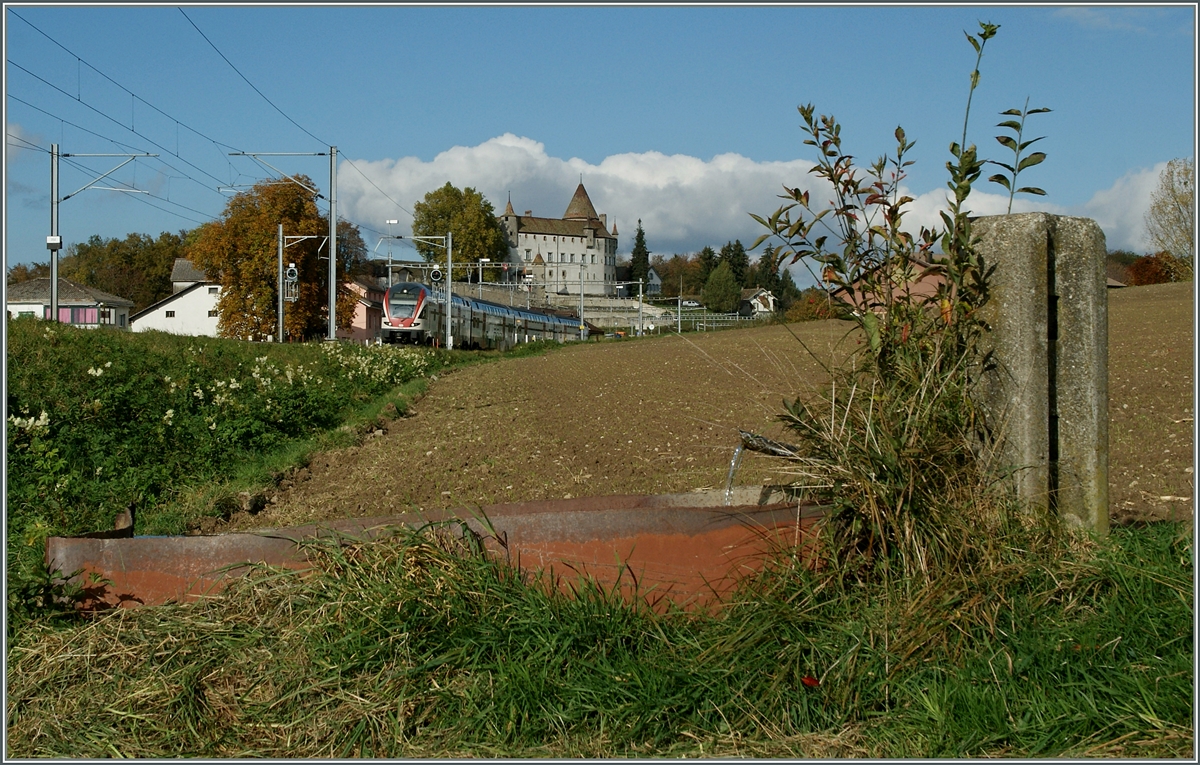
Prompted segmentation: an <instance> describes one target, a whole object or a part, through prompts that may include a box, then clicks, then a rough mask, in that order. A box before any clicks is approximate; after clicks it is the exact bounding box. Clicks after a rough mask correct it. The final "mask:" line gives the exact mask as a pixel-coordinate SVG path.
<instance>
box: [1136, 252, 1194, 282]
mask: <svg viewBox="0 0 1200 765" xmlns="http://www.w3.org/2000/svg"><path fill="white" fill-rule="evenodd" d="M1181 271H1182V269H1181V267H1180V264H1179V261H1178V260H1176V259H1175V257H1174V256H1173V255H1171V253H1169V252H1159V253H1155V254H1154V255H1147V256H1145V257H1142V258H1138V259H1136V260H1134V261H1133V263H1131V264H1130V265H1129V267H1128V273H1129V283H1130V284H1131V285H1133V286H1142V285H1145V284H1165V283H1167V282H1175V281H1179V280H1180V277H1181V276H1182V273H1181Z"/></svg>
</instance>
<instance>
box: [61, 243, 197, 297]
mask: <svg viewBox="0 0 1200 765" xmlns="http://www.w3.org/2000/svg"><path fill="white" fill-rule="evenodd" d="M187 233H188V232H186V231H181V232H179V233H178V234H171V233H168V232H166V231H164V232H162V233H161V234H159V235H158V238H157V239H155V238H154V237H152V236H150V235H149V234H129V235H128V236H126V237H125V238H124V239H116V238H113V239H102V238H101V237H99V236H92V237H89V238H88V240H87V242H84V243H83V244H72V245H71V246H70V247H68V248H67V255H66V257H64V258H63V259H62V262H61V263H59V268H58V273H59V275H61V276H62V277H63V278H65V279H70V280H72V281H75V282H78V283H80V284H86V285H87V286H89V287H95V288H96V289H100V290H104V291H105V292H109V293H112V294H113V295H117V296H119V297H123V298H128V299H129V300H132V301H133V310H134V311H140V310H142V309H143V308H146V307H147V306H150V305H153V304H154V303H157V302H158V301H159V300H162V299H163V298H166V297H170V295H171V268H172V266H173V265H174V263H175V259H176V258H183V257H186V256H187V255H186V247H185V246H184V238H185V237H186V236H187Z"/></svg>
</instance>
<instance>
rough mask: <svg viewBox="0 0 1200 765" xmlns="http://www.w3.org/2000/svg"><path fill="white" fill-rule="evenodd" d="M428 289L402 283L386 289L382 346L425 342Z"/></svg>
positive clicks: (418, 285) (422, 286)
mask: <svg viewBox="0 0 1200 765" xmlns="http://www.w3.org/2000/svg"><path fill="white" fill-rule="evenodd" d="M428 301H429V288H428V287H426V286H425V285H423V284H415V283H413V282H401V283H400V284H393V285H392V286H391V287H389V288H388V291H387V294H386V295H385V296H384V299H383V326H382V327H381V334H382V337H383V341H384V342H385V343H422V342H424V341H425V319H424V315H423V314H424V313H425V306H426V304H427V303H428Z"/></svg>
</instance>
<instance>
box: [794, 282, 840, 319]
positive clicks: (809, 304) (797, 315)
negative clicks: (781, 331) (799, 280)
mask: <svg viewBox="0 0 1200 765" xmlns="http://www.w3.org/2000/svg"><path fill="white" fill-rule="evenodd" d="M835 316H836V311H835V309H834V306H833V304H832V302H831V301H830V297H829V293H827V292H826V291H825V290H822V289H818V288H817V287H809V288H808V289H806V290H804V291H803V292H801V293H800V297H798V298H797V299H796V301H795V302H794V303H792V305H791V307H790V308H788V309H787V313H786V314H784V317H785V318H786V319H787V320H788V321H819V320H821V319H832V318H835Z"/></svg>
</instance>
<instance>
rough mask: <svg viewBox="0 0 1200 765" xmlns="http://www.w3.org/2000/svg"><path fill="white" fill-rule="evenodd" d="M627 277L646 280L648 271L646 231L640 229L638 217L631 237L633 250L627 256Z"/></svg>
mask: <svg viewBox="0 0 1200 765" xmlns="http://www.w3.org/2000/svg"><path fill="white" fill-rule="evenodd" d="M629 273H630V276H629V278H630V279H632V280H633V281H635V282H636V281H638V280H641V281H646V280H647V277H648V275H649V273H650V250H648V249H646V232H645V231H643V230H642V220H641V218H639V219H638V224H637V234H635V235H634V237H633V252H632V254H631V255H630V258H629ZM660 275H661V274H660Z"/></svg>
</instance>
